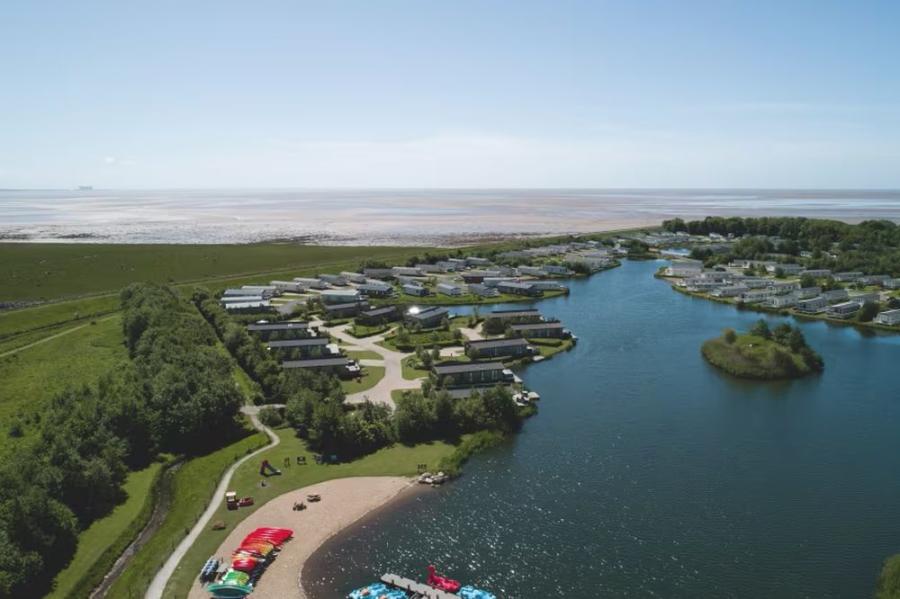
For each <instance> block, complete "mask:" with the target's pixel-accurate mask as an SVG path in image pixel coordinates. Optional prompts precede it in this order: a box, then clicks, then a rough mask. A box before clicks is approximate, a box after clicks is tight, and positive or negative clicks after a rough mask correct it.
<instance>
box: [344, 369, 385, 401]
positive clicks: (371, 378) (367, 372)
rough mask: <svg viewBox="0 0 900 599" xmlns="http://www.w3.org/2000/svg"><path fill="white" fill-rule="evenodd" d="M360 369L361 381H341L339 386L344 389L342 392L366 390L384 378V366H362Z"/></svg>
mask: <svg viewBox="0 0 900 599" xmlns="http://www.w3.org/2000/svg"><path fill="white" fill-rule="evenodd" d="M362 371H363V372H362V380H361V381H357V380H356V379H350V380H348V381H341V388H342V389H343V390H344V393H346V394H347V395H350V394H351V393H359V392H360V391H367V390H369V389H371V388H372V387H374V386H375V385H377V384H378V381H380V380H381V379H383V378H384V366H363V367H362Z"/></svg>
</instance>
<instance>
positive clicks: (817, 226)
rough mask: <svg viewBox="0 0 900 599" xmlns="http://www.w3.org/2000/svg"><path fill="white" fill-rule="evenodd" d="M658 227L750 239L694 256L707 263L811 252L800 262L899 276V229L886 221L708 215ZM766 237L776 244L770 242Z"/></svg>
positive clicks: (816, 266)
mask: <svg viewBox="0 0 900 599" xmlns="http://www.w3.org/2000/svg"><path fill="white" fill-rule="evenodd" d="M663 229H665V230H667V231H671V232H678V231H684V232H687V233H690V234H692V235H709V234H710V233H718V234H720V235H733V236H735V237H744V236H749V237H747V238H744V239H740V240H739V241H738V242H736V243H735V244H733V245H732V246H731V247H730V248H729V252H728V253H727V254H713V253H712V252H711V251H709V250H706V251H703V250H702V249H701V250H700V253H699V254H698V255H697V256H696V257H698V258H701V259H706V260H708V261H709V262H710V265H714V264H721V263H725V262H728V261H730V260H733V259H764V258H765V257H766V256H767V255H768V254H771V253H775V252H777V253H781V254H786V255H788V256H798V255H799V254H800V252H810V256H809V258H807V259H806V261H805V264H806V266H808V267H809V268H830V269H832V270H834V271H851V270H852V271H856V270H858V271H861V272H864V273H866V274H889V275H891V276H894V277H896V276H900V226H898V225H897V224H896V223H894V222H891V221H886V220H868V221H863V222H861V223H859V224H853V225H852V224H848V223H844V222H840V221H834V220H825V219H810V218H799V217H762V218H741V217H718V216H709V217H706V218H705V219H703V220H695V221H689V222H685V221H684V220H682V219H680V218H675V219H671V220H666V221H663ZM768 238H777V239H779V240H780V241H779V243H777V244H775V243H773V242H772V241H771V239H768Z"/></svg>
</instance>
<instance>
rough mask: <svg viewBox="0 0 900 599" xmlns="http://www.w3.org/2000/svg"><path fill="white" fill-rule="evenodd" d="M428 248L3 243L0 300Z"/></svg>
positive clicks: (395, 258) (232, 275)
mask: <svg viewBox="0 0 900 599" xmlns="http://www.w3.org/2000/svg"><path fill="white" fill-rule="evenodd" d="M424 251H426V248H398V247H351V246H310V245H299V244H294V243H262V244H253V245H128V244H122V245H111V244H103V245H94V244H65V243H62V244H39V243H2V244H0V280H3V281H4V283H5V284H4V285H3V290H2V291H0V301H14V300H51V299H60V298H65V297H72V296H79V295H88V294H100V293H112V292H118V290H119V289H121V288H122V287H125V286H126V285H128V284H129V283H132V282H134V281H153V282H157V283H192V282H202V281H208V280H218V279H222V280H225V279H228V280H233V281H235V282H239V281H240V280H241V278H242V277H253V276H256V275H262V274H265V273H272V274H275V273H279V272H283V273H291V272H292V271H294V270H300V269H308V268H313V267H314V268H315V269H319V270H324V271H327V270H333V271H337V270H340V269H342V268H347V267H349V268H352V269H354V270H355V269H356V267H357V266H358V265H359V263H360V262H361V261H363V260H366V259H369V260H385V261H388V262H399V263H403V262H405V261H406V258H407V257H409V256H411V255H414V254H416V253H419V252H424Z"/></svg>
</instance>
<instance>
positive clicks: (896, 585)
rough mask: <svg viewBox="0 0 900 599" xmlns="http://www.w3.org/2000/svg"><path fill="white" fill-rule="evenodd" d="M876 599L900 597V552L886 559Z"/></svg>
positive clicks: (895, 598)
mask: <svg viewBox="0 0 900 599" xmlns="http://www.w3.org/2000/svg"><path fill="white" fill-rule="evenodd" d="M875 599H900V554H897V555H893V556H891V557H889V558H887V559H886V560H884V566H883V567H882V569H881V576H879V577H878V587H877V588H876V589H875Z"/></svg>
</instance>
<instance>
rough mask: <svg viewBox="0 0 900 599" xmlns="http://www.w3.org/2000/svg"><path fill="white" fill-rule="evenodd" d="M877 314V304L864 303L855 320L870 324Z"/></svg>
mask: <svg viewBox="0 0 900 599" xmlns="http://www.w3.org/2000/svg"><path fill="white" fill-rule="evenodd" d="M877 314H878V304H876V303H874V302H866V303H864V304H863V305H862V307H861V308H860V309H859V314H857V318H858V319H859V322H872V319H873V318H875V316H876V315H877Z"/></svg>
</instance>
